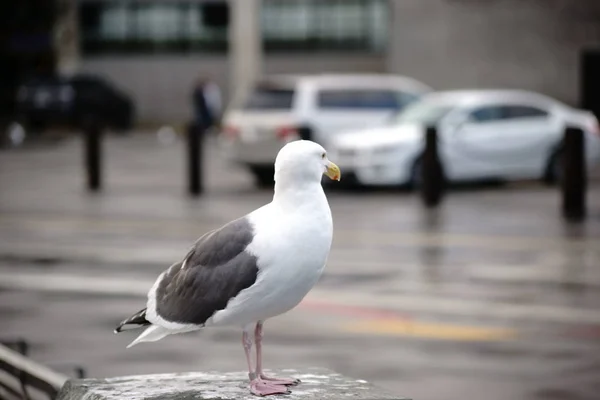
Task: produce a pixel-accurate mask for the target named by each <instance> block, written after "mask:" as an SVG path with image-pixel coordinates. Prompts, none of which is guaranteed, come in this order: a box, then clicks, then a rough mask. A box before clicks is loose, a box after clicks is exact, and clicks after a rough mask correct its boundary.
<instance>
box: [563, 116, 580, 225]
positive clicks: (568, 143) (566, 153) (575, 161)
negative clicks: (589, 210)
mask: <svg viewBox="0 0 600 400" xmlns="http://www.w3.org/2000/svg"><path fill="white" fill-rule="evenodd" d="M561 167H562V177H561V178H562V179H561V182H560V185H561V189H562V213H563V216H564V217H565V218H566V219H567V220H571V221H580V220H583V219H584V218H585V215H586V201H585V200H586V199H585V197H586V190H587V171H586V163H585V138H584V132H583V130H581V129H580V128H573V127H567V129H565V133H564V138H563V151H562V165H561Z"/></svg>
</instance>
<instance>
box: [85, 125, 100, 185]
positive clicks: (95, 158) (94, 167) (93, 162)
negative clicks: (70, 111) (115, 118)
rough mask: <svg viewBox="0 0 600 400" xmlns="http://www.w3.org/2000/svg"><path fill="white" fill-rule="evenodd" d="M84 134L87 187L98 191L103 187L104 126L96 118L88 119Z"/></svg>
mask: <svg viewBox="0 0 600 400" xmlns="http://www.w3.org/2000/svg"><path fill="white" fill-rule="evenodd" d="M83 136H84V142H85V168H86V172H87V187H88V190H90V191H92V192H96V191H99V190H100V189H101V188H102V143H101V142H102V128H101V126H100V124H99V123H98V121H96V119H95V118H92V119H90V120H89V121H86V124H85V125H84V131H83Z"/></svg>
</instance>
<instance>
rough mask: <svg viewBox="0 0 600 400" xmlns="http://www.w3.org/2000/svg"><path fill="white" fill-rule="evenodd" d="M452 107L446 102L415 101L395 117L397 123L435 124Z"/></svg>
mask: <svg viewBox="0 0 600 400" xmlns="http://www.w3.org/2000/svg"><path fill="white" fill-rule="evenodd" d="M453 108H454V107H453V106H449V105H447V104H431V103H428V102H420V103H415V104H414V105H411V106H409V107H407V108H406V109H405V110H404V111H401V112H400V113H399V114H398V115H397V116H396V118H395V122H396V123H397V124H405V123H417V124H423V125H429V124H436V123H438V122H439V121H440V120H441V119H442V118H444V117H445V116H446V115H447V114H448V113H449V112H450V111H452V109H453Z"/></svg>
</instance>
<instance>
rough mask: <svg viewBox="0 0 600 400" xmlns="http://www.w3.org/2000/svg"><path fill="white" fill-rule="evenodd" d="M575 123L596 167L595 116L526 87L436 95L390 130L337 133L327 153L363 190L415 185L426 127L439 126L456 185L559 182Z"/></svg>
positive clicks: (443, 155)
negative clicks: (567, 136)
mask: <svg viewBox="0 0 600 400" xmlns="http://www.w3.org/2000/svg"><path fill="white" fill-rule="evenodd" d="M568 125H570V126H576V127H580V128H582V129H583V130H584V132H585V138H586V160H587V164H588V166H591V165H592V164H594V163H597V162H598V161H599V159H600V134H599V130H598V120H597V119H596V117H594V115H593V114H592V113H590V112H587V111H583V110H578V109H574V108H572V107H569V106H567V105H565V104H563V103H561V102H559V101H557V100H554V99H551V98H549V97H546V96H543V95H540V94H537V93H532V92H526V91H519V90H470V91H448V92H437V93H431V94H429V95H427V96H425V97H424V98H423V99H422V100H421V101H420V102H418V103H414V104H413V105H411V106H409V107H407V108H406V109H405V110H404V111H402V112H400V113H399V114H398V115H397V116H394V117H393V118H392V119H391V120H390V121H389V123H388V124H387V125H386V126H380V127H376V128H369V129H362V130H357V131H354V132H346V133H344V134H340V135H337V136H336V137H335V138H334V140H333V141H332V142H331V143H330V148H329V149H328V151H329V153H330V155H329V157H330V158H331V159H332V160H335V162H336V163H337V164H338V165H339V166H340V168H341V170H342V176H343V177H344V179H350V180H355V181H356V182H357V183H358V184H364V185H398V184H400V185H404V184H408V185H415V184H418V179H419V176H420V174H419V168H420V160H421V155H422V153H423V148H424V132H425V128H426V127H427V126H435V127H437V130H438V153H439V156H440V160H441V163H442V167H443V171H444V175H445V177H446V179H448V180H450V181H467V180H477V179H487V178H500V179H506V180H517V179H532V178H533V179H537V178H541V179H544V180H545V181H547V182H554V181H556V179H557V178H558V174H559V173H560V163H559V159H560V155H561V140H562V138H563V132H564V129H565V127H566V126H568Z"/></svg>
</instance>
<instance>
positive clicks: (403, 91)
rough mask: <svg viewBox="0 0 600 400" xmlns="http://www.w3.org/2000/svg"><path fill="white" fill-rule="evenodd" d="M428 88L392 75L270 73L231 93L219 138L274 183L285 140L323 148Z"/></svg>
mask: <svg viewBox="0 0 600 400" xmlns="http://www.w3.org/2000/svg"><path fill="white" fill-rule="evenodd" d="M429 92H431V89H430V88H429V87H427V86H426V85H424V84H422V83H420V82H418V81H415V80H414V79H411V78H406V77H402V76H396V75H373V74H358V75H355V74H354V75H349V74H337V75H300V76H272V77H270V78H265V79H262V80H260V81H259V82H258V83H256V84H255V85H254V87H252V88H251V90H249V91H246V92H241V93H239V94H238V95H237V96H235V98H234V99H233V101H232V103H231V105H230V107H229V108H228V110H227V111H226V112H225V115H224V118H223V128H222V131H221V135H220V137H221V139H222V141H221V143H222V145H223V147H224V149H225V153H226V155H227V156H228V157H229V158H230V159H233V160H234V161H236V162H237V163H239V164H242V165H244V166H246V167H247V168H248V169H250V171H251V172H252V173H253V174H254V175H255V177H256V180H257V183H259V184H261V185H262V184H272V183H273V161H274V160H275V156H276V155H277V152H278V151H279V149H280V148H281V147H282V146H283V145H284V144H285V143H287V142H288V141H291V140H297V139H299V138H303V139H311V140H314V141H316V142H318V143H320V144H321V145H323V146H325V147H327V146H328V143H329V140H330V139H331V138H332V137H333V136H334V135H335V134H336V133H337V132H340V131H347V130H348V129H357V128H368V127H371V126H378V125H382V124H384V123H385V121H386V120H389V118H390V117H391V116H392V115H394V114H396V113H397V112H398V111H400V110H402V109H403V108H404V107H405V106H407V105H409V104H411V103H413V102H415V101H417V100H418V99H419V98H420V97H422V96H423V95H424V94H425V93H429Z"/></svg>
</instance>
